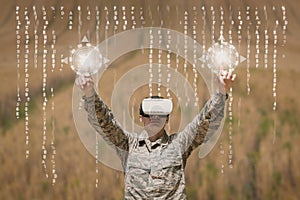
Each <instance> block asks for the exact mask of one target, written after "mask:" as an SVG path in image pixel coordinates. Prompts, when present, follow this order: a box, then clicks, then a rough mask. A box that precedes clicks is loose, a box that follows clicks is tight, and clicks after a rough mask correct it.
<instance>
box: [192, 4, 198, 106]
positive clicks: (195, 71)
mask: <svg viewBox="0 0 300 200" xmlns="http://www.w3.org/2000/svg"><path fill="white" fill-rule="evenodd" d="M193 13H194V19H193V32H192V36H193V60H194V62H193V73H194V80H193V86H194V97H195V103H194V106H195V107H198V105H199V98H198V87H197V80H198V73H197V69H196V65H197V62H198V57H197V15H198V12H197V9H196V6H193Z"/></svg>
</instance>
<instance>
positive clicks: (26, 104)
mask: <svg viewBox="0 0 300 200" xmlns="http://www.w3.org/2000/svg"><path fill="white" fill-rule="evenodd" d="M24 16H25V55H24V58H25V65H24V74H25V79H24V86H25V88H24V89H25V98H26V99H25V108H24V111H25V135H26V146H27V149H26V158H28V157H29V115H28V106H29V103H30V97H29V68H28V65H29V53H30V52H29V51H30V50H29V39H30V38H29V26H30V21H29V16H28V9H27V7H25V12H24Z"/></svg>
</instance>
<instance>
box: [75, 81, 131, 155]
mask: <svg viewBox="0 0 300 200" xmlns="http://www.w3.org/2000/svg"><path fill="white" fill-rule="evenodd" d="M76 85H78V86H79V87H80V88H81V90H82V91H83V92H84V94H85V95H84V97H83V99H84V100H85V103H84V105H85V110H86V111H87V113H88V120H89V122H90V124H91V125H92V126H93V127H94V128H95V130H96V131H97V132H98V133H99V134H100V135H101V136H102V137H103V139H104V140H105V141H106V142H107V143H108V144H109V145H111V146H114V147H118V148H119V150H123V151H126V152H127V151H128V149H129V142H128V140H129V136H128V134H127V133H126V132H124V131H123V129H122V128H121V126H120V125H119V123H118V122H117V121H116V119H115V118H114V116H113V113H112V112H111V110H110V109H109V108H108V106H107V105H106V104H105V103H104V102H103V101H102V100H101V99H100V98H99V96H98V95H97V93H96V92H95V90H94V83H93V80H92V78H91V77H90V76H86V77H84V76H80V77H77V78H76Z"/></svg>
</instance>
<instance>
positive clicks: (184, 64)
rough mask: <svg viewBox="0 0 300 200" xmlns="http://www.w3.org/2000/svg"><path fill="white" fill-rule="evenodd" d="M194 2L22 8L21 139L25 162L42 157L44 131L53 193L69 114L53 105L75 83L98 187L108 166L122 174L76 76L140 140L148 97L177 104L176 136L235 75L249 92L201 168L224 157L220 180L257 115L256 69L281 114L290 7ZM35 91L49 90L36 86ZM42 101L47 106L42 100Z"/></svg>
mask: <svg viewBox="0 0 300 200" xmlns="http://www.w3.org/2000/svg"><path fill="white" fill-rule="evenodd" d="M187 2H188V3H186V4H185V3H183V2H180V3H179V2H177V1H176V2H171V1H167V2H163V3H162V2H156V1H155V2H154V3H150V2H148V3H145V2H143V1H142V2H133V1H129V2H126V1H122V2H119V3H117V2H116V1H112V2H105V1H99V2H98V1H89V2H83V1H82V2H81V1H79V2H77V3H74V4H68V3H67V2H63V1H61V2H56V4H53V3H51V1H49V2H47V3H45V2H37V1H34V3H31V4H28V3H26V2H18V3H17V5H15V7H14V13H13V14H14V17H15V20H14V21H15V28H14V30H15V35H14V37H15V40H16V44H14V45H15V47H16V48H15V49H16V51H15V57H16V66H15V71H16V77H17V80H16V83H17V84H16V85H17V88H16V102H15V104H16V106H15V118H16V119H17V120H22V119H24V123H23V125H24V130H20V135H22V137H24V138H25V141H24V146H25V150H24V157H25V159H26V160H28V159H30V157H31V154H35V153H34V152H32V150H31V149H32V145H33V144H36V143H37V142H36V141H33V139H32V137H33V134H35V133H32V131H31V126H33V125H34V124H39V125H40V126H41V127H42V128H41V133H39V134H42V136H41V138H42V140H41V141H39V144H38V145H40V148H41V164H42V170H43V173H44V174H45V176H46V177H47V178H48V179H49V180H51V184H52V185H55V184H56V183H57V182H58V181H59V178H60V175H59V173H58V171H59V169H57V168H58V167H57V164H56V159H57V156H58V154H60V152H59V151H58V149H57V147H56V141H57V139H56V138H57V134H58V133H57V130H58V128H56V125H57V124H58V123H59V121H56V120H55V116H56V115H60V112H61V110H58V109H57V107H58V105H57V104H56V102H55V101H54V98H55V96H56V94H57V93H59V92H60V91H62V90H64V87H65V86H64V84H66V83H71V84H73V89H72V96H71V97H70V98H71V101H70V102H69V103H68V104H69V105H72V106H71V107H72V111H71V112H72V120H73V122H74V125H75V127H76V131H77V133H78V136H79V138H80V140H81V142H82V146H84V147H85V148H86V149H87V151H88V153H89V154H90V155H92V156H93V158H94V159H95V164H96V169H95V172H96V175H95V177H96V178H95V179H96V181H95V182H96V183H95V184H94V185H95V187H96V188H97V187H99V186H100V185H101V184H100V183H99V180H98V177H99V173H100V174H101V172H99V167H98V164H99V163H102V164H104V165H105V166H108V167H109V168H112V169H115V170H117V171H122V169H121V168H122V167H121V163H120V161H119V160H118V157H117V155H116V153H115V152H114V150H113V149H112V148H110V147H109V146H108V145H107V144H105V141H104V140H103V139H102V138H101V137H100V136H99V135H98V134H97V133H96V132H95V131H94V129H93V128H92V127H91V126H90V125H89V123H88V118H87V113H86V111H85V109H84V101H83V99H82V96H83V93H82V91H80V89H79V88H78V87H77V86H76V85H75V82H74V81H75V78H76V76H91V77H92V78H93V80H94V82H95V89H96V91H97V92H98V94H99V96H100V97H101V98H102V99H103V100H104V102H105V103H106V104H107V105H108V106H109V107H110V108H111V110H112V112H113V113H114V116H115V117H116V119H117V120H118V122H119V123H120V125H121V126H122V127H123V128H124V130H126V131H128V132H136V133H139V132H141V130H142V129H143V127H142V125H141V124H140V123H139V114H138V108H139V103H140V102H141V100H142V98H143V97H146V96H153V95H158V96H164V97H166V98H167V99H169V100H170V101H171V102H172V103H173V104H172V113H171V117H170V120H169V124H170V125H169V127H168V131H169V132H170V133H175V132H178V131H181V130H182V129H183V128H184V127H185V126H186V125H187V124H188V123H189V122H190V121H191V120H192V119H193V118H194V117H195V116H196V115H197V113H199V111H200V110H201V108H202V107H203V105H204V103H205V101H206V100H207V99H209V97H210V96H211V95H212V94H214V92H215V91H216V87H217V86H216V76H217V75H218V74H219V73H220V71H221V70H226V71H229V70H234V73H237V74H238V76H237V77H238V83H237V84H239V85H242V86H241V87H242V89H239V90H238V92H236V91H235V89H234V87H233V88H230V92H229V94H228V95H229V98H228V100H227V106H226V111H225V112H226V117H225V119H224V120H223V121H222V124H221V127H220V128H219V130H218V131H217V133H215V134H214V135H210V136H209V137H208V138H207V140H206V142H205V143H203V144H202V145H201V147H200V148H199V149H198V150H197V157H198V159H200V160H201V161H202V159H203V158H206V157H207V156H208V155H209V153H210V152H211V151H212V150H213V148H217V151H218V152H219V154H220V157H222V161H220V162H219V166H218V167H219V170H220V172H221V174H224V173H226V170H230V169H233V168H234V167H235V165H236V164H238V163H235V153H234V152H235V151H234V143H233V140H234V139H233V138H234V137H235V134H234V129H235V128H234V126H238V127H240V126H241V124H243V123H247V122H245V121H243V119H242V118H243V116H244V115H246V114H241V110H242V109H244V110H247V112H250V111H251V109H252V108H247V109H246V108H243V104H242V100H244V99H247V98H248V97H250V96H251V95H252V90H253V88H254V89H256V88H257V87H256V86H254V87H253V88H252V86H253V85H255V84H256V83H253V82H252V78H253V76H255V75H254V74H256V73H257V71H256V70H258V71H259V72H260V73H269V74H270V73H271V75H270V77H271V79H270V78H269V79H266V80H265V82H264V83H263V84H265V85H266V88H267V89H266V94H268V97H267V99H268V104H269V105H268V106H270V108H271V109H270V110H271V113H276V112H277V110H278V95H280V94H278V93H279V92H278V81H279V79H280V78H278V77H280V74H278V67H279V66H278V63H279V62H282V61H283V60H284V59H285V58H286V54H285V52H284V48H285V47H286V46H287V41H288V37H287V35H288V25H289V19H288V14H289V13H288V8H287V6H286V3H285V2H284V1H280V0H275V1H268V2H267V1H266V2H265V3H262V2H261V3H256V2H252V1H246V2H245V1H243V2H227V3H224V2H222V1H220V2H219V3H216V2H215V3H207V2H208V1H206V2H201V1H200V3H198V2H195V1H191V2H189V1H187ZM253 71H255V73H253ZM55 77H60V78H59V79H60V80H61V81H56V79H55ZM57 80H58V79H57ZM36 82H39V85H40V86H41V88H38V89H36V88H34V87H32V86H33V85H34V84H35V83H36ZM35 93H39V94H40V95H41V97H40V98H35V96H34V94H35ZM259 101H262V100H259ZM33 102H34V103H37V104H39V105H41V106H42V107H41V112H42V113H41V120H40V121H38V122H36V121H35V122H33V121H32V120H31V114H32V113H31V112H30V110H31V105H32V104H33ZM234 105H236V106H235V107H234ZM262 113H263V111H262ZM274 115H276V114H274ZM241 116H242V117H241ZM276 120H277V118H275V117H274V119H272V120H271V122H270V124H271V125H270V127H272V128H273V129H272V130H273V131H271V132H272V133H273V136H272V139H273V140H272V141H271V142H270V143H272V142H273V143H274V141H276V139H277V137H278V136H277V134H276V127H277V126H276V123H278V121H276ZM268 122H269V121H268ZM251 123H254V122H252V121H251ZM269 129H270V130H271V128H269ZM269 129H268V130H269ZM222 132H223V133H222ZM73 134H74V133H73ZM221 134H223V135H222V137H221Z"/></svg>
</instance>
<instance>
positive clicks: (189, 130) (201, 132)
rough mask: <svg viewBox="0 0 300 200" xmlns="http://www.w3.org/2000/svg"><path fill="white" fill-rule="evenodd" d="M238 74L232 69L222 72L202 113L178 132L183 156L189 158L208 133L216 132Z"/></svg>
mask: <svg viewBox="0 0 300 200" xmlns="http://www.w3.org/2000/svg"><path fill="white" fill-rule="evenodd" d="M235 77H236V75H235V74H232V71H229V72H228V73H227V72H220V74H219V75H218V77H217V78H218V79H217V84H218V87H217V88H216V92H215V94H213V95H212V97H211V99H210V100H209V101H208V102H207V103H206V104H205V106H204V107H203V109H202V110H201V111H200V113H199V114H198V115H197V116H196V117H195V118H194V120H193V121H192V122H191V123H190V124H188V125H187V126H186V128H185V129H184V130H183V131H182V132H181V133H179V134H178V136H177V139H178V142H179V143H180V146H181V149H182V154H183V157H185V158H187V157H188V156H189V155H190V153H191V152H192V151H193V150H194V149H195V148H197V147H198V146H199V145H201V144H202V143H203V142H204V140H205V138H206V136H207V135H212V134H213V133H214V132H216V131H217V130H218V128H219V126H220V124H221V121H222V119H223V118H224V110H225V101H226V96H227V95H226V94H227V92H228V91H229V89H230V86H231V84H232V83H233V81H234V79H235Z"/></svg>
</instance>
